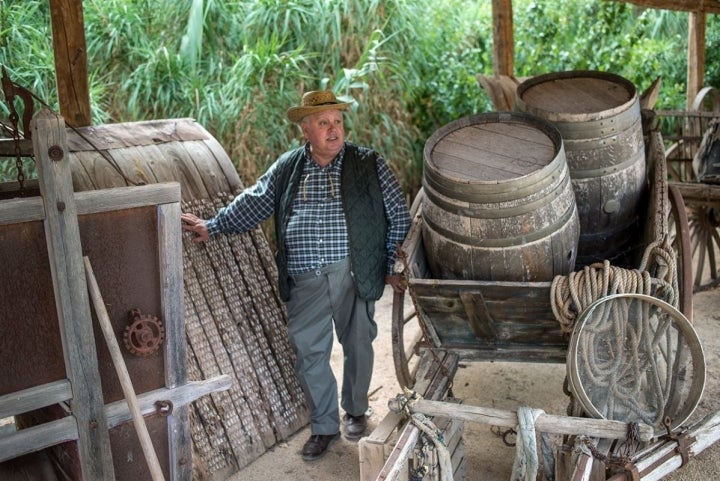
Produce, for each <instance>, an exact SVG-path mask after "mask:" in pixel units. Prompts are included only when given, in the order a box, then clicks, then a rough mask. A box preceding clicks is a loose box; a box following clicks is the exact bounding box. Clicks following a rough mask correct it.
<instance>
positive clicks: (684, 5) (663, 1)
mask: <svg viewBox="0 0 720 481" xmlns="http://www.w3.org/2000/svg"><path fill="white" fill-rule="evenodd" d="M621 1H624V2H625V3H634V4H635V5H640V6H642V7H650V8H659V9H662V10H680V11H683V12H695V13H720V0H621Z"/></svg>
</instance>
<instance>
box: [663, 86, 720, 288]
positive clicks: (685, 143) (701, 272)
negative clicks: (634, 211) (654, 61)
mask: <svg viewBox="0 0 720 481" xmlns="http://www.w3.org/2000/svg"><path fill="white" fill-rule="evenodd" d="M657 122H658V126H659V128H661V129H662V130H663V131H664V132H666V135H665V136H664V140H665V142H666V144H667V145H666V150H665V155H666V158H667V166H668V178H669V182H670V185H671V186H673V187H675V188H676V189H677V190H678V191H679V192H680V193H681V195H682V197H683V200H684V202H685V205H686V210H687V216H688V227H689V229H690V246H691V254H690V256H689V257H690V258H691V259H692V277H693V282H692V286H693V290H694V291H695V292H697V291H701V290H706V289H710V288H712V287H715V286H717V285H718V281H720V274H719V273H718V267H720V257H719V249H720V233H719V232H718V228H720V186H718V185H717V183H715V182H713V183H709V182H706V181H705V180H704V179H698V178H697V175H696V173H695V170H694V168H693V160H694V159H695V157H696V154H697V153H698V149H699V148H700V146H701V143H702V140H703V137H704V135H705V134H706V133H708V129H709V128H711V126H712V125H713V122H720V90H718V89H715V88H713V87H705V88H704V89H702V90H701V91H700V92H699V93H698V95H697V97H696V98H695V100H694V102H693V105H692V107H691V109H689V110H687V111H670V110H668V111H658V112H657Z"/></svg>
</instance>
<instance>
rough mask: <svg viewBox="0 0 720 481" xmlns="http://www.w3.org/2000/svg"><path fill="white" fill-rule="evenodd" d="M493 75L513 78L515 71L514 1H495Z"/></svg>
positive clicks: (493, 8)
mask: <svg viewBox="0 0 720 481" xmlns="http://www.w3.org/2000/svg"><path fill="white" fill-rule="evenodd" d="M492 16H493V74H495V75H507V76H508V77H512V76H513V75H514V71H515V63H514V62H515V40H514V38H513V12H512V0H493V2H492Z"/></svg>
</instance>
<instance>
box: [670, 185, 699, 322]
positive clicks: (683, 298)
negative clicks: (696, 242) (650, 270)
mask: <svg viewBox="0 0 720 481" xmlns="http://www.w3.org/2000/svg"><path fill="white" fill-rule="evenodd" d="M668 197H669V200H670V216H669V219H668V220H669V224H670V226H669V228H668V232H669V235H670V241H671V242H670V243H671V245H672V248H673V250H674V251H675V257H676V259H677V275H678V290H679V291H680V292H679V293H678V295H679V297H680V299H679V301H680V302H679V310H680V312H682V313H683V315H685V317H686V318H687V319H688V320H689V321H690V322H692V295H693V284H692V282H693V281H692V272H693V269H692V254H691V250H690V230H689V226H688V217H687V212H686V210H685V201H683V198H682V195H681V194H680V191H679V190H678V188H677V187H675V186H672V185H671V186H670V188H669V190H668Z"/></svg>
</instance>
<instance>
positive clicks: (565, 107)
mask: <svg viewBox="0 0 720 481" xmlns="http://www.w3.org/2000/svg"><path fill="white" fill-rule="evenodd" d="M516 96H517V98H516V104H517V105H518V108H519V109H520V110H522V111H525V112H529V113H535V114H537V115H540V116H541V117H543V118H547V119H549V120H551V121H554V120H569V119H568V118H567V117H563V116H577V117H580V118H579V119H577V120H582V117H583V116H593V118H597V117H598V116H600V117H602V116H603V115H604V114H606V115H608V116H610V115H616V114H617V112H618V111H624V110H627V109H628V108H629V107H630V106H631V105H632V104H633V103H634V102H636V101H637V92H636V89H635V86H634V85H633V83H632V82H630V81H629V80H627V79H625V78H623V77H621V76H619V75H616V74H612V73H608V72H599V71H593V70H572V71H566V72H553V73H548V74H544V75H538V76H537V77H532V78H530V79H528V80H526V81H524V82H522V83H521V84H520V85H518V88H517V92H516ZM551 114H557V115H558V116H559V117H553V116H552V115H551Z"/></svg>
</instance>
